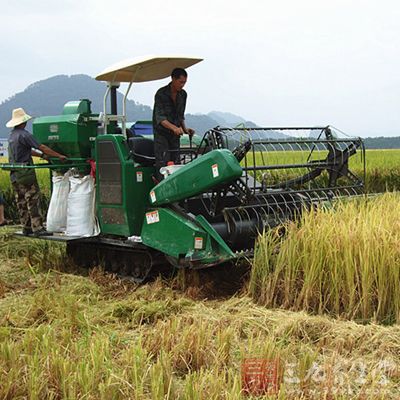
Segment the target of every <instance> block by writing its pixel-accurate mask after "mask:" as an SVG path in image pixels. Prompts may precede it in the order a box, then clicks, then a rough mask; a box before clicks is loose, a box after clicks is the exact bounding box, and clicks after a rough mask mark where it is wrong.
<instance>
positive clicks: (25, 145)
mask: <svg viewBox="0 0 400 400" xmlns="http://www.w3.org/2000/svg"><path fill="white" fill-rule="evenodd" d="M31 118H32V117H31V116H30V115H28V114H27V113H26V112H25V111H24V109H23V108H16V109H14V110H13V112H12V118H11V120H10V121H8V122H7V124H6V126H7V128H12V130H11V133H10V137H9V140H8V153H9V161H10V163H12V164H21V163H22V164H25V165H33V160H32V156H37V157H43V158H46V156H50V157H57V158H58V159H59V160H60V161H62V162H63V161H65V160H66V158H67V157H66V156H64V155H63V154H60V153H57V152H56V151H54V150H52V149H50V148H49V147H47V146H46V145H44V144H40V143H38V141H37V140H36V139H35V138H34V137H33V135H32V134H31V133H29V132H28V131H27V130H26V129H25V127H26V124H27V122H28V121H29V120H30V119H31ZM10 178H11V183H12V186H13V189H14V192H15V199H16V202H17V208H18V212H19V217H20V221H21V224H22V232H23V234H24V235H26V236H27V235H33V236H47V235H51V233H48V232H47V231H46V229H45V228H44V227H43V218H42V215H41V210H40V207H39V198H40V189H39V185H38V183H37V179H36V173H35V170H34V169H33V168H22V169H15V170H13V171H11V174H10Z"/></svg>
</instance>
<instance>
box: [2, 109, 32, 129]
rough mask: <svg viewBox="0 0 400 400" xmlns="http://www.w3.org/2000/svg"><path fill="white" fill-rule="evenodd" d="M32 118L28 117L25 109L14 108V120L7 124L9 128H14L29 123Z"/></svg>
mask: <svg viewBox="0 0 400 400" xmlns="http://www.w3.org/2000/svg"><path fill="white" fill-rule="evenodd" d="M31 118H32V117H31V116H30V115H28V114H27V113H26V112H25V111H24V109H23V108H14V110H13V112H12V118H11V119H10V120H9V121H8V122H7V123H6V127H7V128H14V126H18V125H20V124H23V123H24V122H27V121H29V120H30V119H31Z"/></svg>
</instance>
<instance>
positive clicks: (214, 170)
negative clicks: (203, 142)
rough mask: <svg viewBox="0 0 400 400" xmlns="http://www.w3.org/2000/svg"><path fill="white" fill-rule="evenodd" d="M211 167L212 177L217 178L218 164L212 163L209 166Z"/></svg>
mask: <svg viewBox="0 0 400 400" xmlns="http://www.w3.org/2000/svg"><path fill="white" fill-rule="evenodd" d="M211 168H212V174H213V178H218V176H219V172H218V164H213V165H212V166H211Z"/></svg>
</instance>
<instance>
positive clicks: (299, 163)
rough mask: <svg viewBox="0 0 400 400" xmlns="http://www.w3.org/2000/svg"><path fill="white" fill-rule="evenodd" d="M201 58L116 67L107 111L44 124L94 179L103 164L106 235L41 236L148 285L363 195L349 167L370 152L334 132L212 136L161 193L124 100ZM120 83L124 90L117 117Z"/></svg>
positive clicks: (190, 153) (170, 173)
mask: <svg viewBox="0 0 400 400" xmlns="http://www.w3.org/2000/svg"><path fill="white" fill-rule="evenodd" d="M200 61H201V59H199V58H190V57H144V58H140V59H135V60H131V61H125V62H122V63H119V64H116V65H113V66H111V67H110V68H107V69H106V70H104V71H103V72H102V73H101V74H99V75H98V76H97V77H96V79H97V80H100V81H105V82H106V83H107V89H106V94H105V96H104V101H103V111H102V113H100V114H93V113H92V112H91V110H90V102H89V101H88V100H81V101H79V102H70V103H67V105H66V106H65V107H64V112H63V115H62V116H58V117H42V118H37V119H36V120H35V122H34V125H33V133H34V135H35V136H37V137H38V139H39V140H40V141H41V142H42V143H44V144H46V145H48V146H49V147H52V148H54V149H55V150H57V151H59V152H61V153H64V154H66V155H68V156H69V159H70V160H72V162H71V163H70V165H69V166H68V167H71V168H72V167H73V168H74V171H75V172H76V171H78V172H79V173H80V174H81V175H84V174H88V173H89V164H87V161H88V160H92V162H91V165H92V174H94V169H93V165H94V164H95V182H96V185H95V202H94V203H93V204H94V205H93V210H92V211H91V212H92V213H93V215H94V216H95V217H96V220H97V221H98V226H99V229H98V230H97V231H96V232H95V231H94V232H93V234H92V235H85V236H83V235H81V236H80V235H75V236H71V235H68V230H67V233H66V234H65V233H55V234H54V235H53V236H51V237H44V238H43V239H52V240H60V241H65V242H66V243H67V253H68V254H69V255H70V256H71V257H72V258H73V259H74V260H75V262H76V263H78V264H81V265H86V266H91V265H96V264H98V263H103V264H104V266H105V268H106V269H109V270H111V271H113V272H116V273H119V274H123V275H129V276H131V277H132V278H133V279H134V280H136V281H138V282H140V281H143V280H144V279H146V277H148V275H149V273H150V272H151V271H152V270H153V269H154V268H155V267H157V266H165V265H166V264H172V265H173V266H174V267H180V268H205V267H212V266H214V265H217V264H221V263H224V262H226V261H231V260H235V259H237V258H239V257H242V256H249V255H251V254H252V250H253V247H254V241H255V238H256V237H257V235H258V234H259V233H260V232H263V231H265V230H266V229H270V228H271V227H274V226H277V225H279V224H280V223H282V222H284V221H287V220H288V219H293V218H296V216H298V215H299V214H300V213H301V212H302V211H303V210H304V209H311V208H313V207H315V206H317V205H319V204H321V203H324V202H331V201H332V200H334V199H337V198H341V197H347V196H354V195H355V196H358V195H361V194H362V193H363V190H364V184H363V178H364V177H363V176H361V177H360V176H357V175H356V174H354V173H353V172H352V171H351V168H350V165H349V159H350V157H352V156H353V155H354V154H356V153H357V152H361V154H364V147H363V143H362V141H361V139H360V138H351V137H347V136H345V135H344V134H342V133H341V132H339V131H338V130H336V129H335V128H333V127H330V126H324V127H290V128H282V127H278V128H261V127H246V126H238V127H235V128H231V127H215V128H214V129H211V130H209V131H207V132H206V133H205V134H204V136H203V137H202V139H201V143H200V144H199V146H197V147H196V149H195V150H194V149H193V148H189V149H188V148H185V149H181V153H182V154H181V165H179V166H174V168H170V169H169V170H167V172H166V177H165V179H164V180H162V181H161V182H160V183H158V184H155V182H154V180H153V175H154V173H155V167H154V142H153V140H152V139H151V138H149V137H146V136H145V135H133V136H132V135H127V134H126V132H127V130H126V122H127V117H126V100H127V95H128V93H129V90H130V89H131V86H132V84H133V83H135V82H146V81H152V80H157V79H162V78H166V77H168V76H169V75H170V73H171V71H172V69H173V68H175V67H182V68H188V67H190V66H191V65H194V64H196V63H198V62H200ZM121 83H126V84H127V90H126V92H125V94H124V97H123V106H122V113H121V114H118V112H117V88H118V87H119V86H120V84H121ZM108 97H110V100H111V107H110V110H111V111H110V113H108V112H107V99H108ZM119 127H121V130H120V129H118V128H119ZM13 167H15V166H13ZM39 167H41V166H39ZM44 167H48V168H51V169H56V170H57V169H58V170H60V168H61V167H60V165H57V164H46V165H45V166H44ZM65 169H66V165H63V166H62V170H63V172H64V171H65ZM364 174H365V166H364ZM52 200H53V199H52Z"/></svg>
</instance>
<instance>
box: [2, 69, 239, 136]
mask: <svg viewBox="0 0 400 400" xmlns="http://www.w3.org/2000/svg"><path fill="white" fill-rule="evenodd" d="M105 89H106V86H105V84H104V83H103V82H99V81H96V80H95V79H93V78H91V77H90V76H88V75H71V76H68V75H57V76H53V77H51V78H48V79H45V80H42V81H38V82H35V83H33V84H32V85H30V86H28V87H27V88H26V89H25V90H24V91H23V92H20V93H17V94H15V95H14V96H12V97H10V98H8V99H7V100H5V101H3V102H2V103H1V104H0V138H2V137H3V138H5V137H8V134H9V129H8V128H6V127H5V124H6V122H7V121H8V120H9V119H10V118H11V113H12V110H13V109H14V108H18V107H23V108H24V110H25V111H26V112H27V113H28V114H30V115H32V116H45V115H60V114H61V113H62V110H63V107H64V104H65V103H66V102H67V101H70V100H79V99H90V100H91V101H92V111H93V112H94V113H98V112H100V111H102V110H103V97H104V93H105ZM117 98H118V107H119V110H121V108H122V106H121V105H122V99H123V95H122V94H121V93H119V92H118V94H117ZM126 109H127V117H128V121H136V120H141V119H143V120H151V118H152V112H153V111H152V108H151V107H149V106H146V105H143V104H140V103H137V102H135V101H133V100H127V104H126ZM237 118H240V117H237ZM186 121H187V125H188V126H190V127H193V128H194V129H195V130H196V131H197V132H198V133H199V134H201V133H204V132H205V131H206V130H208V129H210V128H212V127H215V126H217V125H219V122H218V121H216V120H214V119H213V118H212V117H210V116H207V115H202V114H199V115H198V114H196V115H194V114H187V115H186Z"/></svg>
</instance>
